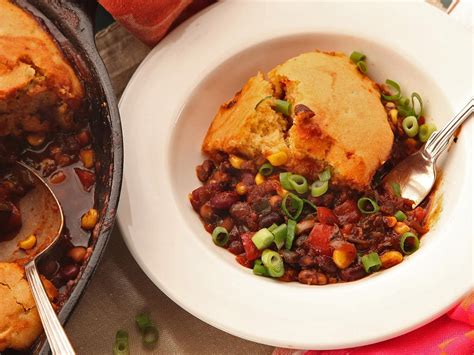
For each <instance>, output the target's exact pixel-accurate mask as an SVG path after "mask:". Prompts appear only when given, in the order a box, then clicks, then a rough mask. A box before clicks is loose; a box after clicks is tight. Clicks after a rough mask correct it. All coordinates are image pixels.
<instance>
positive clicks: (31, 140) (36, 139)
mask: <svg viewBox="0 0 474 355" xmlns="http://www.w3.org/2000/svg"><path fill="white" fill-rule="evenodd" d="M45 138H46V136H45V135H44V134H41V133H37V134H28V135H27V136H26V141H27V142H28V144H29V145H31V146H33V147H38V146H40V145H41V144H43V143H44V140H45Z"/></svg>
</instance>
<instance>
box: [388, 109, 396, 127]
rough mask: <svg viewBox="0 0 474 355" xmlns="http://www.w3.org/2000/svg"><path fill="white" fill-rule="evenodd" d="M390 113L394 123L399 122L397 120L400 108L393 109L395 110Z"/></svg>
mask: <svg viewBox="0 0 474 355" xmlns="http://www.w3.org/2000/svg"><path fill="white" fill-rule="evenodd" d="M389 113H390V118H391V120H392V123H393V124H397V122H398V110H395V109H393V110H390V112H389Z"/></svg>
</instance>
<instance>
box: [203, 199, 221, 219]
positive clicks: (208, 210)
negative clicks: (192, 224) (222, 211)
mask: <svg viewBox="0 0 474 355" xmlns="http://www.w3.org/2000/svg"><path fill="white" fill-rule="evenodd" d="M199 215H200V216H201V218H202V219H203V220H205V221H207V222H215V221H217V220H218V219H219V216H218V215H217V214H216V213H215V211H214V209H213V208H212V207H211V204H210V203H209V202H206V203H205V204H204V205H202V206H201V208H200V209H199Z"/></svg>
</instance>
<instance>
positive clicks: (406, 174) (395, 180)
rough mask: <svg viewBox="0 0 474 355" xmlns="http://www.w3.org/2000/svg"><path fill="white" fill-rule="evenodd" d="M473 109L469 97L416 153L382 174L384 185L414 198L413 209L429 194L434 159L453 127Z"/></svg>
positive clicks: (454, 130)
mask: <svg viewBox="0 0 474 355" xmlns="http://www.w3.org/2000/svg"><path fill="white" fill-rule="evenodd" d="M473 111H474V98H472V97H471V98H470V99H469V101H468V102H467V104H466V105H465V106H464V107H463V108H462V109H461V111H460V112H459V113H458V114H457V115H456V116H454V117H453V118H452V119H451V120H450V121H449V122H448V123H447V124H446V125H445V126H444V127H443V128H442V129H441V130H439V131H435V132H434V133H433V134H432V135H431V137H430V138H429V139H428V141H427V142H426V144H425V145H424V146H423V147H422V148H421V149H420V150H419V151H418V152H416V153H414V154H412V155H410V156H408V157H407V158H406V159H405V160H403V161H402V162H401V163H400V164H398V165H397V166H395V167H394V168H393V169H392V170H391V171H390V172H389V173H388V174H387V175H386V176H385V178H384V179H383V184H384V185H385V186H386V187H388V188H390V187H391V186H394V184H398V186H400V195H401V196H402V197H403V198H406V199H409V200H411V201H413V206H412V207H413V208H415V207H416V206H418V205H419V204H420V203H421V202H422V201H423V200H424V199H425V197H426V196H427V195H428V194H429V192H430V191H431V189H432V188H433V185H434V183H435V181H436V161H437V160H438V158H439V156H440V155H441V153H443V152H444V150H445V149H446V147H447V146H448V143H449V140H450V139H451V137H452V136H453V135H454V133H455V132H456V130H457V129H458V128H459V127H460V126H461V124H462V123H463V122H464V121H466V120H467V119H468V118H469V117H470V116H471V115H472V113H473Z"/></svg>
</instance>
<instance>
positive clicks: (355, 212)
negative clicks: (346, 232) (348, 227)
mask: <svg viewBox="0 0 474 355" xmlns="http://www.w3.org/2000/svg"><path fill="white" fill-rule="evenodd" d="M334 214H335V215H336V216H337V219H338V221H339V224H341V225H345V224H347V223H357V222H359V220H360V218H361V214H360V211H359V208H358V207H357V204H356V203H355V201H353V200H346V201H344V202H343V203H341V204H340V205H338V206H336V207H335V208H334Z"/></svg>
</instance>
